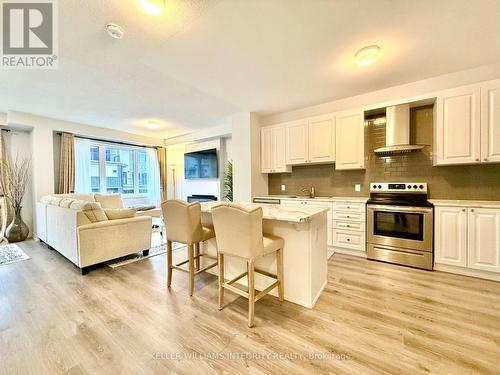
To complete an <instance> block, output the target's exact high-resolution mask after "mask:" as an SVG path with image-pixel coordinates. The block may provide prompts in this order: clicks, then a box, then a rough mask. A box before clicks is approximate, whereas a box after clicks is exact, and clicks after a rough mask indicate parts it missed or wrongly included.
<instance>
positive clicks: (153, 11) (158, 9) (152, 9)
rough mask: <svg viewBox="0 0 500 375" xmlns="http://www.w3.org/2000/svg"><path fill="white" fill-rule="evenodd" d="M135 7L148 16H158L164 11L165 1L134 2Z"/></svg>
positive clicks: (143, 0) (145, 0) (140, 0)
mask: <svg viewBox="0 0 500 375" xmlns="http://www.w3.org/2000/svg"><path fill="white" fill-rule="evenodd" d="M134 3H135V6H136V7H138V8H139V9H140V10H142V11H143V12H144V13H146V14H148V15H150V16H159V15H161V14H162V13H163V11H164V10H165V0H134Z"/></svg>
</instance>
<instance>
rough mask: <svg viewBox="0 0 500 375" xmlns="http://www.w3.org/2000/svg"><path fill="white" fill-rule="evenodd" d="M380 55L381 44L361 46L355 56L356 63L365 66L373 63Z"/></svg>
mask: <svg viewBox="0 0 500 375" xmlns="http://www.w3.org/2000/svg"><path fill="white" fill-rule="evenodd" d="M379 55H380V47H379V46H375V45H373V46H366V47H363V48H361V49H360V50H359V51H358V52H356V54H355V55H354V58H355V59H356V64H358V65H361V66H364V65H370V64H373V63H374V62H375V61H377V59H378V57H379Z"/></svg>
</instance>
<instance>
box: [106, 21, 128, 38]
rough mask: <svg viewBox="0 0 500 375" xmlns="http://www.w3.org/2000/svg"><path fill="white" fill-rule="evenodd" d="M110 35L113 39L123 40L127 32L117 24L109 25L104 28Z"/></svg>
mask: <svg viewBox="0 0 500 375" xmlns="http://www.w3.org/2000/svg"><path fill="white" fill-rule="evenodd" d="M104 29H105V30H106V32H107V33H108V35H109V36H110V37H111V38H113V39H122V38H123V35H124V34H125V30H123V27H121V26H120V25H117V24H116V23H108V24H107V25H106V27H105V28H104Z"/></svg>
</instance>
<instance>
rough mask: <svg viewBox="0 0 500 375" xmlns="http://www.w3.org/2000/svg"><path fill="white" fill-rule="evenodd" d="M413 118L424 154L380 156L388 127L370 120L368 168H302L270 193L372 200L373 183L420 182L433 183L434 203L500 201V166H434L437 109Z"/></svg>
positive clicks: (272, 181) (273, 182)
mask: <svg viewBox="0 0 500 375" xmlns="http://www.w3.org/2000/svg"><path fill="white" fill-rule="evenodd" d="M410 119H411V120H410V124H411V125H410V126H411V129H410V134H411V142H412V143H416V144H424V145H426V147H424V149H423V150H422V151H420V152H414V153H409V154H402V155H395V156H390V157H380V156H376V155H375V153H374V152H373V150H374V149H376V148H378V147H382V146H384V144H385V124H382V125H376V124H375V123H374V121H373V119H372V120H367V121H366V125H365V158H366V170H358V171H338V170H335V169H334V165H333V164H323V165H307V166H296V167H293V170H292V173H282V174H270V175H269V194H297V195H298V194H304V193H303V192H302V189H308V188H310V187H311V186H314V188H315V189H316V195H318V196H368V195H369V183H370V182H371V181H410V182H413V181H416V182H417V181H418V182H427V183H428V184H429V196H430V197H431V198H434V199H483V200H500V164H479V165H460V166H447V167H433V166H432V148H433V147H432V145H433V109H432V107H429V106H428V107H421V108H413V109H412V110H411V112H410ZM282 184H284V185H285V186H286V191H285V192H282V191H281V185H282ZM355 184H361V191H360V192H355V191H354V185H355Z"/></svg>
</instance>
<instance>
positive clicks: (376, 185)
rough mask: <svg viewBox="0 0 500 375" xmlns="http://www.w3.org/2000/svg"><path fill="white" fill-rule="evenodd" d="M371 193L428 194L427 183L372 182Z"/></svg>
mask: <svg viewBox="0 0 500 375" xmlns="http://www.w3.org/2000/svg"><path fill="white" fill-rule="evenodd" d="M370 192H371V193H396V194H397V193H405V194H408V193H419V194H427V183H426V182H371V183H370Z"/></svg>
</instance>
